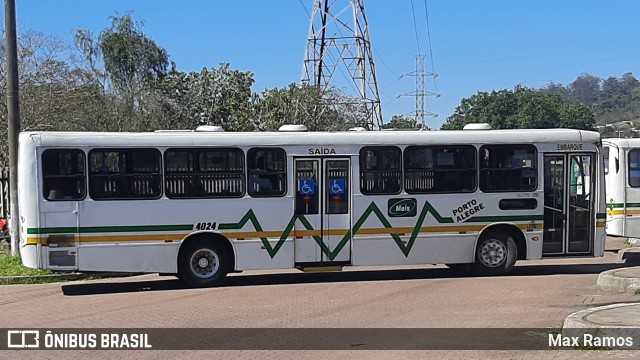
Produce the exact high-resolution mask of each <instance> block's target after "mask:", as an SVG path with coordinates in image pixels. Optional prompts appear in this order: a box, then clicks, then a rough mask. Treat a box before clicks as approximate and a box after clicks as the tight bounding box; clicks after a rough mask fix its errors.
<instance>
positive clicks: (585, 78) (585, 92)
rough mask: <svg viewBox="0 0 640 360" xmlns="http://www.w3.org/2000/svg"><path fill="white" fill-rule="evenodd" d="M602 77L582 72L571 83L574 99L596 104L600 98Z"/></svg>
mask: <svg viewBox="0 0 640 360" xmlns="http://www.w3.org/2000/svg"><path fill="white" fill-rule="evenodd" d="M601 82H602V79H600V78H599V77H597V76H593V75H590V74H580V76H578V78H577V79H575V80H574V81H573V82H572V83H571V85H570V88H571V95H572V98H573V99H572V100H573V101H576V102H581V103H584V104H587V105H593V104H595V103H596V102H597V101H598V99H600V83H601Z"/></svg>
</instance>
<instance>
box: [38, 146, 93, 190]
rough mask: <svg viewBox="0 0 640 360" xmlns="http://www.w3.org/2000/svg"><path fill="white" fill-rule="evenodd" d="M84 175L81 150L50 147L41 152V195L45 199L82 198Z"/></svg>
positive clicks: (84, 187) (83, 159)
mask: <svg viewBox="0 0 640 360" xmlns="http://www.w3.org/2000/svg"><path fill="white" fill-rule="evenodd" d="M86 176H87V175H86V172H85V156H84V152H82V150H78V149H51V150H45V151H44V152H43V153H42V195H43V197H44V198H45V199H47V200H81V199H84V197H85V195H86V185H85V184H86Z"/></svg>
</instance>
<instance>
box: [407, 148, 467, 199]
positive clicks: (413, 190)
mask: <svg viewBox="0 0 640 360" xmlns="http://www.w3.org/2000/svg"><path fill="white" fill-rule="evenodd" d="M476 173H477V166H476V148H475V147H473V146H470V145H458V146H410V147H408V148H406V149H405V150H404V190H405V191H406V192H407V193H408V194H428V193H455V192H472V191H474V190H475V189H476V182H477V181H476V177H477V175H476Z"/></svg>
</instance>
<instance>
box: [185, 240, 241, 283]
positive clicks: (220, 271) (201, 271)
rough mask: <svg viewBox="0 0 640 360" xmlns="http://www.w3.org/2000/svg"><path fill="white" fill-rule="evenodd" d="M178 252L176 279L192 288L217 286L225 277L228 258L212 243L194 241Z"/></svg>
mask: <svg viewBox="0 0 640 360" xmlns="http://www.w3.org/2000/svg"><path fill="white" fill-rule="evenodd" d="M185 246H186V248H185V249H183V251H181V252H180V259H179V262H178V278H180V280H182V281H184V282H186V283H187V284H188V285H189V286H192V287H207V286H214V285H219V284H220V283H221V282H222V281H223V280H224V278H225V277H226V275H227V272H228V268H229V266H228V265H229V264H228V261H229V257H228V256H227V253H226V251H225V249H224V248H223V247H222V246H221V245H220V244H219V243H216V242H214V241H195V242H192V243H188V244H186V245H185Z"/></svg>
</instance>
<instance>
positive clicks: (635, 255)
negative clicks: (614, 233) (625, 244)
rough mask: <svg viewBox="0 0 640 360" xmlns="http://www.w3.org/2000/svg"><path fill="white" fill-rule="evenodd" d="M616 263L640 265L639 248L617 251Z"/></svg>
mask: <svg viewBox="0 0 640 360" xmlns="http://www.w3.org/2000/svg"><path fill="white" fill-rule="evenodd" d="M618 261H619V262H623V263H626V264H629V265H633V264H640V247H630V248H625V249H620V250H619V251H618Z"/></svg>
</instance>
